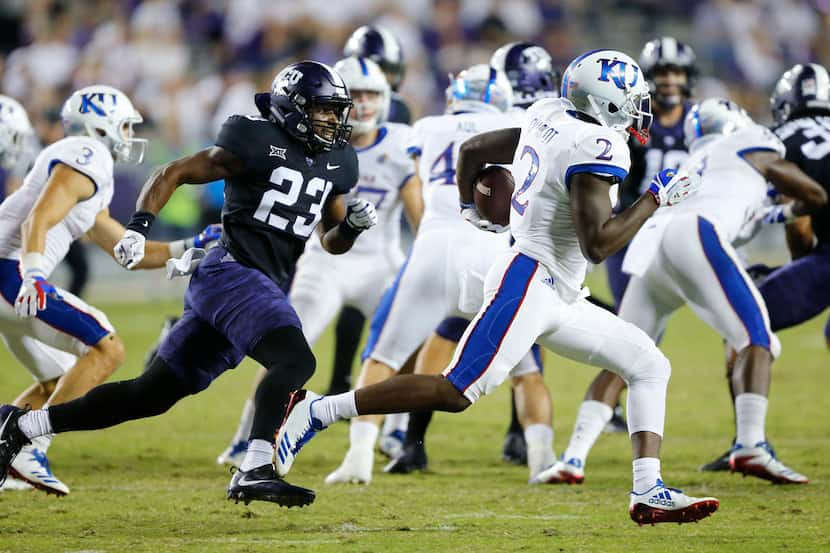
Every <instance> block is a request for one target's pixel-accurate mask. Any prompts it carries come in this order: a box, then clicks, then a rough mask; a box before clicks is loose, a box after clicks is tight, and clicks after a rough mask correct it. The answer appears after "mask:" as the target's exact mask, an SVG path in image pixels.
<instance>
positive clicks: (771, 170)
mask: <svg viewBox="0 0 830 553" xmlns="http://www.w3.org/2000/svg"><path fill="white" fill-rule="evenodd" d="M744 159H745V160H746V161H747V162H748V163H749V164H750V165H752V166H753V167H754V168H755V169H756V170H757V171H758V172H759V173H761V174H762V175H764V177H766V179H767V180H768V181H770V182H771V183H772V184H773V186H775V189H776V190H778V192H780V193H782V194H784V195H786V196H789V197H790V198H793V199H794V200H795V202H794V203H793V204H792V206H791V209H792V216H795V217H798V216H801V215H809V214H811V213H815V212H816V211H818V210H819V209H821V208H822V207H823V206H824V205H825V204H827V192H825V190H824V188H822V186H821V185H820V184H819V183H817V182H816V181H815V180H813V178H812V177H810V176H809V175H808V174H807V173H805V172H804V171H802V170H801V168H800V167H799V166H798V165H796V164H795V163H793V162H791V161H787V160H786V159H784V158H782V157H781V155H780V154H778V152H768V151H757V152H752V153H749V154H746V155H745V156H744Z"/></svg>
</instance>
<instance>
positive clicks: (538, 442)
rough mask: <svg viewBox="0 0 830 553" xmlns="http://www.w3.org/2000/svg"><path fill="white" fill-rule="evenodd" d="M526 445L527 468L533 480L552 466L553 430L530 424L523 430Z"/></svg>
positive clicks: (545, 425)
mask: <svg viewBox="0 0 830 553" xmlns="http://www.w3.org/2000/svg"><path fill="white" fill-rule="evenodd" d="M525 442H526V443H527V468H528V469H529V470H530V477H531V478H533V477H534V476H536V475H537V474H539V473H540V472H541V471H543V470H544V469H546V468H547V467H549V466H550V465H552V464H553V462H554V460H556V455H554V453H553V428H551V427H550V426H548V425H547V424H531V425H528V427H527V428H525Z"/></svg>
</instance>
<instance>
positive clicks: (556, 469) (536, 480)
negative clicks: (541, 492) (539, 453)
mask: <svg viewBox="0 0 830 553" xmlns="http://www.w3.org/2000/svg"><path fill="white" fill-rule="evenodd" d="M582 467H583V465H582V461H580V460H579V459H576V458H571V459H568V461H567V462H562V461H561V460H559V461H556V462H555V463H554V464H552V465H551V466H549V467H548V468H546V469H545V470H543V471H541V472H539V473H537V474H536V476H534V477H532V478H531V479H530V482H529V483H530V484H582V482H584V481H585V471H584V470H583V468H582Z"/></svg>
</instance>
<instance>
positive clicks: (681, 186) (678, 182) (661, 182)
mask: <svg viewBox="0 0 830 553" xmlns="http://www.w3.org/2000/svg"><path fill="white" fill-rule="evenodd" d="M700 182H701V178H700V175H699V174H698V173H696V172H692V173H687V172H686V171H679V170H678V171H676V170H674V169H663V170H662V171H660V172H659V173H657V174H655V175H654V178H652V179H651V184H650V185H649V187H648V192H649V193H651V195H652V196H654V199H655V200H657V205H659V206H661V207H662V206H667V205H676V204H678V203H680V202H682V201H683V200H685V199H686V198H688V197H690V196H692V195H694V194H695V193H696V192H697V190H698V188H700Z"/></svg>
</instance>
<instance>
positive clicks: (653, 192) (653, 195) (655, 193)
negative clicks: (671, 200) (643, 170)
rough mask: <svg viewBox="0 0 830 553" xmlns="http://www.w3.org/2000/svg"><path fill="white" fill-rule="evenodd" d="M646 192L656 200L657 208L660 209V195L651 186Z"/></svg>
mask: <svg viewBox="0 0 830 553" xmlns="http://www.w3.org/2000/svg"><path fill="white" fill-rule="evenodd" d="M646 192H648V193H649V194H651V197H652V198H654V203H656V204H657V207H660V194H659V193H657V192H655V191H654V190H652V189H651V187H650V186H649V187H648V190H646Z"/></svg>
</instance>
